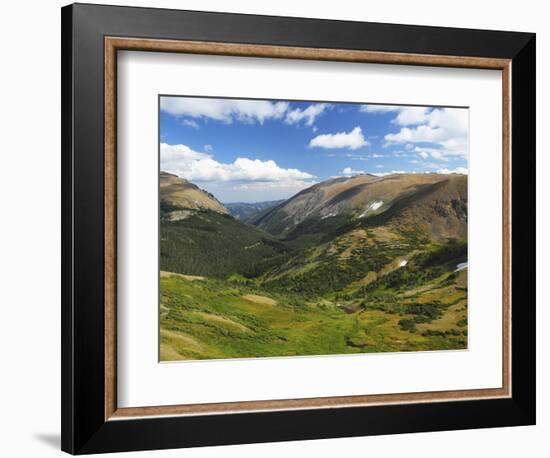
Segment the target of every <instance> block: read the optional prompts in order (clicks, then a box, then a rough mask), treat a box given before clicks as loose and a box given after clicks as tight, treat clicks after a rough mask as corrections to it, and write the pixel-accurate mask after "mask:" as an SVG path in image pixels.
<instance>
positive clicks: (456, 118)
mask: <svg viewBox="0 0 550 458" xmlns="http://www.w3.org/2000/svg"><path fill="white" fill-rule="evenodd" d="M384 139H385V140H386V142H387V144H398V143H406V144H413V143H414V144H418V143H432V144H434V145H436V147H430V148H427V147H416V148H415V151H416V152H417V153H418V154H419V155H420V157H422V158H424V159H425V158H427V157H428V156H431V157H433V158H435V159H442V158H445V157H447V156H460V157H462V158H466V157H467V155H468V111H467V110H465V109H449V108H437V109H434V110H432V111H430V112H429V113H427V115H426V120H425V122H424V123H423V124H420V125H417V126H415V127H402V128H401V130H400V131H399V132H397V133H394V134H387V135H386V136H385V137H384Z"/></svg>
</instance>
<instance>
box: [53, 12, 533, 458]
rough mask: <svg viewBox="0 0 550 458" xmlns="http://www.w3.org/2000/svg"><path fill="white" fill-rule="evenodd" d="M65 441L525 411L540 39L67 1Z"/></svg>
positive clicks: (124, 444) (519, 418) (162, 441)
mask: <svg viewBox="0 0 550 458" xmlns="http://www.w3.org/2000/svg"><path fill="white" fill-rule="evenodd" d="M62 79H63V81H62V125H63V131H62V140H63V142H62V144H63V151H62V178H63V183H62V185H63V194H62V195H63V197H62V218H63V220H62V229H63V235H62V236H63V243H62V247H63V251H62V258H63V262H62V265H63V272H62V279H63V284H62V292H63V294H62V298H63V303H62V448H63V450H65V451H67V452H69V453H72V454H82V453H99V452H115V451H129V450H146V449H161V448H176V447H192V446H202V445H222V444H238V443H251V442H268V441H285V440H299V439H315V438H330V437H346V436H357V435H375V434H393V433H404V432H420V431H440V430H451V429H466V428H483V427H497V426H514V425H530V424H534V423H535V275H534V274H535V35H534V34H530V33H520V32H500V31H498V32H497V31H486V30H467V29H451V28H439V27H424V26H410V25H393V24H377V23H360V22H344V21H327V20H316V19H300V18H286V17H267V16H252V15H238V14H225V13H224V14H222V13H205V12H194V11H176V10H161V9H147V8H129V7H112V6H101V5H80V4H77V5H70V6H67V7H65V8H63V9H62Z"/></svg>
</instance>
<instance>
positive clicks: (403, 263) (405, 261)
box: [399, 259, 408, 267]
mask: <svg viewBox="0 0 550 458" xmlns="http://www.w3.org/2000/svg"><path fill="white" fill-rule="evenodd" d="M407 262H408V261H407V260H406V259H403V261H401V262H400V263H399V267H405V266H406V265H407Z"/></svg>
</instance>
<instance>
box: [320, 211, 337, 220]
mask: <svg viewBox="0 0 550 458" xmlns="http://www.w3.org/2000/svg"><path fill="white" fill-rule="evenodd" d="M331 216H336V213H335V212H333V213H329V214H327V215H325V216H322V217H321V219H326V218H330V217H331Z"/></svg>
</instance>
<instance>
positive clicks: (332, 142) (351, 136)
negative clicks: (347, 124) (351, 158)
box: [309, 127, 369, 150]
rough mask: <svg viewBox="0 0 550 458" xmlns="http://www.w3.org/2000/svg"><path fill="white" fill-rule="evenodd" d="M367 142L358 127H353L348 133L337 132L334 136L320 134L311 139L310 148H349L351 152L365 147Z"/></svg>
mask: <svg viewBox="0 0 550 458" xmlns="http://www.w3.org/2000/svg"><path fill="white" fill-rule="evenodd" d="M368 144H369V142H368V141H367V140H366V139H365V137H364V136H363V131H362V130H361V128H360V127H355V128H354V129H353V130H351V131H350V132H338V133H336V134H322V135H318V136H317V137H315V138H313V139H311V141H310V142H309V146H310V147H319V148H327V149H333V148H349V149H351V150H355V149H359V148H362V147H363V146H367V145H368Z"/></svg>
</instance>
